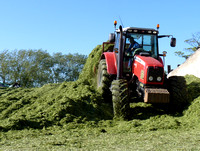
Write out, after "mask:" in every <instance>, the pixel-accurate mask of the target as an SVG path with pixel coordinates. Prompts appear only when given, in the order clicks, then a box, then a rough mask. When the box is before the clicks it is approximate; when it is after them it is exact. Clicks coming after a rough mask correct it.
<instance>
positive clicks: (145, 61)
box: [134, 55, 163, 67]
mask: <svg viewBox="0 0 200 151" xmlns="http://www.w3.org/2000/svg"><path fill="white" fill-rule="evenodd" d="M134 60H135V61H137V62H138V63H140V64H142V65H143V66H146V67H148V66H151V67H163V64H162V63H161V62H160V61H158V60H157V59H155V58H152V57H146V56H140V55H136V56H135V58H134Z"/></svg>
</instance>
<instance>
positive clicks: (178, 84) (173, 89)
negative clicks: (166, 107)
mask: <svg viewBox="0 0 200 151" xmlns="http://www.w3.org/2000/svg"><path fill="white" fill-rule="evenodd" d="M168 90H169V92H170V108H171V109H172V111H182V110H183V109H184V108H185V107H186V105H188V93H187V86H186V81H185V78H184V77H182V76H172V77H169V78H168Z"/></svg>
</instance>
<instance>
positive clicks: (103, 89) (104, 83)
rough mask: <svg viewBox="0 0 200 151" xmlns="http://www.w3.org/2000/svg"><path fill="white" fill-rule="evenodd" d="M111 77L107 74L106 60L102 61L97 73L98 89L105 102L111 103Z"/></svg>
mask: <svg viewBox="0 0 200 151" xmlns="http://www.w3.org/2000/svg"><path fill="white" fill-rule="evenodd" d="M110 85H111V77H110V75H109V74H108V72H107V65H106V60H105V59H102V60H101V61H100V62H99V66H98V72H97V89H98V91H99V92H100V93H101V94H102V97H103V98H104V100H105V102H111V91H110Z"/></svg>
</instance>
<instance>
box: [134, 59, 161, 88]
mask: <svg viewBox="0 0 200 151" xmlns="http://www.w3.org/2000/svg"><path fill="white" fill-rule="evenodd" d="M160 60H162V59H161V58H160ZM148 67H154V68H156V67H161V68H163V70H164V67H163V63H162V61H161V62H160V61H158V60H157V59H154V58H152V57H145V56H140V55H136V56H135V59H134V61H133V66H132V72H133V73H134V75H136V76H137V77H138V80H139V81H140V82H142V83H143V84H152V85H154V84H158V85H162V84H163V80H162V81H161V82H148V81H147V70H148ZM163 72H164V71H163ZM163 77H164V74H163ZM163 77H162V79H163Z"/></svg>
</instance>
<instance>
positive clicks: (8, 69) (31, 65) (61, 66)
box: [0, 49, 87, 87]
mask: <svg viewBox="0 0 200 151" xmlns="http://www.w3.org/2000/svg"><path fill="white" fill-rule="evenodd" d="M86 59H87V56H86V55H81V54H78V53H75V54H70V53H69V54H67V55H65V54H62V53H54V54H53V55H50V54H49V53H48V52H47V51H44V50H41V49H39V50H15V51H8V50H5V51H2V52H0V79H1V80H2V83H7V84H12V83H16V82H18V83H20V85H21V86H23V87H40V86H42V85H44V84H47V83H60V82H63V81H75V80H77V79H78V76H79V73H80V72H81V70H82V69H83V66H84V64H85V62H86Z"/></svg>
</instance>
